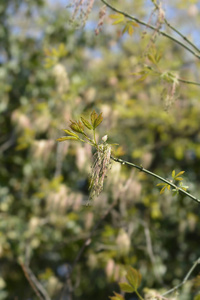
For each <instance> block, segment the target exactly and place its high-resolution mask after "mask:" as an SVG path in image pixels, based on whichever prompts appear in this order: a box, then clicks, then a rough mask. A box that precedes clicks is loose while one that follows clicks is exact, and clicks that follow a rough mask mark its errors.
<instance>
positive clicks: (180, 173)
mask: <svg viewBox="0 0 200 300" xmlns="http://www.w3.org/2000/svg"><path fill="white" fill-rule="evenodd" d="M184 173H185V171H181V172H179V173H178V174H176V177H178V176H180V175H182V174H184Z"/></svg>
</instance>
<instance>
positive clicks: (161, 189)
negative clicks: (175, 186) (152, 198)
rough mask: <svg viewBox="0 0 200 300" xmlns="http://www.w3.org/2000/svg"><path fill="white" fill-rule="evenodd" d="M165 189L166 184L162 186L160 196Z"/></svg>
mask: <svg viewBox="0 0 200 300" xmlns="http://www.w3.org/2000/svg"><path fill="white" fill-rule="evenodd" d="M166 187H167V184H166V185H165V186H163V188H162V189H161V191H160V194H163V193H164V191H165V189H166Z"/></svg>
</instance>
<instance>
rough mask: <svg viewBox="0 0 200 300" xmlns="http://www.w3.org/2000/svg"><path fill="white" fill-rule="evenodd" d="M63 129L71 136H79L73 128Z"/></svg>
mask: <svg viewBox="0 0 200 300" xmlns="http://www.w3.org/2000/svg"><path fill="white" fill-rule="evenodd" d="M63 131H64V132H65V133H67V134H69V135H71V136H75V137H78V135H77V134H76V133H74V132H73V131H71V130H67V129H63Z"/></svg>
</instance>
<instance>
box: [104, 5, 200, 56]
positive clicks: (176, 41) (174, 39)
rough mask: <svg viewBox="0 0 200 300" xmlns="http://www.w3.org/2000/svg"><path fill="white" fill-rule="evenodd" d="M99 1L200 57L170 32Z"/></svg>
mask: <svg viewBox="0 0 200 300" xmlns="http://www.w3.org/2000/svg"><path fill="white" fill-rule="evenodd" d="M101 2H103V3H104V4H105V5H106V6H107V7H109V8H110V9H112V10H113V11H115V12H117V13H120V14H122V15H124V16H125V17H127V18H129V19H131V20H134V21H135V22H136V23H138V24H141V25H143V26H146V27H148V28H150V29H152V30H154V31H157V32H159V33H160V34H162V35H163V36H165V37H166V38H168V39H170V40H172V41H173V42H175V43H176V44H179V45H180V46H181V47H183V48H184V49H186V50H187V51H188V52H190V53H191V54H193V55H194V56H195V57H197V58H198V59H200V55H199V54H197V53H196V52H194V51H193V50H192V49H190V48H189V47H188V46H186V45H185V44H183V43H182V42H181V41H179V40H177V39H176V38H175V37H173V36H172V35H170V34H167V33H166V32H165V31H162V30H158V29H157V28H156V27H155V26H153V25H150V24H148V23H146V22H143V21H141V20H139V19H137V18H136V17H134V16H131V15H129V14H128V13H126V12H124V11H122V10H120V9H117V8H115V7H114V6H112V5H111V4H109V3H108V2H107V1H106V0H101Z"/></svg>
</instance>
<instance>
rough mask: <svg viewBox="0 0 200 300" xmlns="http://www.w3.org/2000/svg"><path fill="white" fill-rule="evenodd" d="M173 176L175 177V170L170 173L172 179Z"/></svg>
mask: <svg viewBox="0 0 200 300" xmlns="http://www.w3.org/2000/svg"><path fill="white" fill-rule="evenodd" d="M175 175H176V172H175V170H173V171H172V178H174V177H175Z"/></svg>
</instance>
